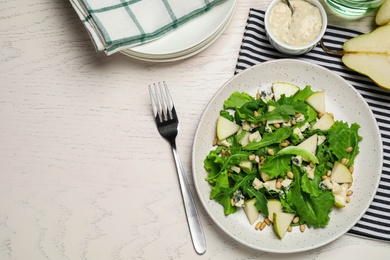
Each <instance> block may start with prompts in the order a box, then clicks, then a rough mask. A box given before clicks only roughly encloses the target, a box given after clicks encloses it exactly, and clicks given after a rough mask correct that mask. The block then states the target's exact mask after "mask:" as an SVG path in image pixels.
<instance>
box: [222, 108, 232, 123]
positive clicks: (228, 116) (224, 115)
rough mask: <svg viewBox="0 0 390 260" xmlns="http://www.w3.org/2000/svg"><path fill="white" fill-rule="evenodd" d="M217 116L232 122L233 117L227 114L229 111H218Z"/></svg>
mask: <svg viewBox="0 0 390 260" xmlns="http://www.w3.org/2000/svg"><path fill="white" fill-rule="evenodd" d="M219 115H221V116H223V117H224V118H226V119H229V120H230V121H233V120H234V117H233V116H232V115H231V114H230V113H229V111H226V110H221V111H219Z"/></svg>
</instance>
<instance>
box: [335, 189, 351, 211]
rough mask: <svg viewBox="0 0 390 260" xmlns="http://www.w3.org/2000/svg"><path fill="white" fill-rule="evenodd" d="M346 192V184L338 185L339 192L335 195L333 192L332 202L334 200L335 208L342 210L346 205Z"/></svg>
mask: <svg viewBox="0 0 390 260" xmlns="http://www.w3.org/2000/svg"><path fill="white" fill-rule="evenodd" d="M347 191H348V184H342V185H340V191H339V192H337V193H335V192H333V195H334V200H335V203H334V205H335V207H336V208H344V207H345V204H347Z"/></svg>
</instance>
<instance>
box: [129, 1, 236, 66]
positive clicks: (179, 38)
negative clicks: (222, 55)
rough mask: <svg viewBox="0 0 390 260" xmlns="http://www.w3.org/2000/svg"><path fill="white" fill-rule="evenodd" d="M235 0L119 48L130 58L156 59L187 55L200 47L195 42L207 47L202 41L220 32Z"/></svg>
mask: <svg viewBox="0 0 390 260" xmlns="http://www.w3.org/2000/svg"><path fill="white" fill-rule="evenodd" d="M236 1H237V0H226V1H225V2H223V3H221V4H219V5H217V6H215V7H213V8H212V9H211V10H210V11H208V12H206V13H205V14H203V15H201V16H199V17H197V18H196V19H194V20H192V21H190V22H188V23H186V24H184V25H182V26H180V27H179V28H178V29H176V30H174V31H172V32H170V33H168V34H167V35H164V36H163V37H161V38H159V39H157V40H154V41H152V42H149V43H146V44H142V45H139V46H136V47H133V48H130V49H127V50H123V51H121V52H122V53H123V54H126V55H128V56H132V57H134V58H139V59H143V60H157V61H159V60H168V61H170V60H171V59H174V60H177V59H178V58H180V57H181V56H185V57H187V56H188V54H189V52H190V54H195V53H196V52H195V51H196V50H199V49H200V48H199V45H205V46H206V47H207V46H208V44H203V43H204V42H207V41H209V39H212V38H217V36H219V35H220V34H221V33H222V30H221V29H222V28H225V27H226V25H227V24H228V21H229V20H230V18H231V17H232V15H233V12H234V9H235V6H236ZM191 50H194V52H192V51H191Z"/></svg>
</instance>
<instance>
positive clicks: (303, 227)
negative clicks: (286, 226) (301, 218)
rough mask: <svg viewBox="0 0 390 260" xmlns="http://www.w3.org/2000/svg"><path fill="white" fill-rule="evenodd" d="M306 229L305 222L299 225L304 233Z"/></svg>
mask: <svg viewBox="0 0 390 260" xmlns="http://www.w3.org/2000/svg"><path fill="white" fill-rule="evenodd" d="M305 229H306V226H305V225H304V224H301V225H300V226H299V230H300V231H301V232H302V233H303V232H305Z"/></svg>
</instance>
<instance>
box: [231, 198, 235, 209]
mask: <svg viewBox="0 0 390 260" xmlns="http://www.w3.org/2000/svg"><path fill="white" fill-rule="evenodd" d="M234 204H235V203H234V199H233V198H231V199H230V206H232V207H233V206H234Z"/></svg>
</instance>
